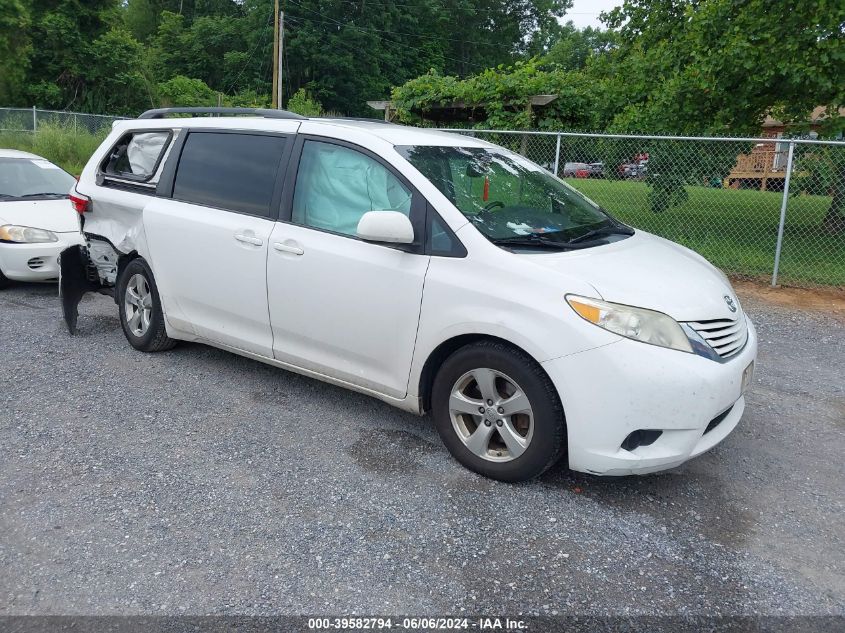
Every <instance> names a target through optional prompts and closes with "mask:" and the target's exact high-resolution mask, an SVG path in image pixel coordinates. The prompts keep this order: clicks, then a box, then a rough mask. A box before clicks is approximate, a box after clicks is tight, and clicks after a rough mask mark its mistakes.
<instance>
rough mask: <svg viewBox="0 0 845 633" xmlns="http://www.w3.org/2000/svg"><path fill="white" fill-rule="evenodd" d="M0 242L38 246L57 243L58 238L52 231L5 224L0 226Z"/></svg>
mask: <svg viewBox="0 0 845 633" xmlns="http://www.w3.org/2000/svg"><path fill="white" fill-rule="evenodd" d="M0 241H3V242H16V243H18V244H40V243H43V242H58V241H59V238H58V237H56V234H55V233H53V232H52V231H45V230H44V229H34V228H32V227H31V226H15V225H14V224H6V225H5V226H0Z"/></svg>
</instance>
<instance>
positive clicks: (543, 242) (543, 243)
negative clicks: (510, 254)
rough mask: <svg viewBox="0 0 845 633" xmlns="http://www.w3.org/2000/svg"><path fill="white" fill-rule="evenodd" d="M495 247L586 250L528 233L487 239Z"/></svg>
mask: <svg viewBox="0 0 845 633" xmlns="http://www.w3.org/2000/svg"><path fill="white" fill-rule="evenodd" d="M489 239H490V241H491V242H493V243H494V244H495V245H496V246H527V247H529V248H553V249H555V250H560V251H569V250H575V249H578V248H587V245H581V244H572V243H571V242H559V241H557V240H551V239H549V238H548V237H544V236H543V235H541V234H540V233H529V234H528V235H514V236H512V237H491V238H489Z"/></svg>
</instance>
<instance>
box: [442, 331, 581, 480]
mask: <svg viewBox="0 0 845 633" xmlns="http://www.w3.org/2000/svg"><path fill="white" fill-rule="evenodd" d="M481 368H488V369H492V370H494V371H496V372H501V373H502V374H505V375H507V376H508V377H510V378H512V379H513V380H514V381H515V382H516V383H517V384H518V385H519V387H520V388H521V389H522V391H523V392H525V395H526V396H528V399H529V401H530V404H531V409H532V412H533V425H534V428H533V435H532V437H531V440H530V442H529V443H528V446H527V447H526V448H525V452H524V453H522V454H521V455H519V456H518V457H516V458H514V459H511V460H510V461H506V462H496V461H489V460H488V459H485V458H483V457H480V456H478V455H476V454H475V453H473V452H472V451H471V450H470V449H469V448H467V446H466V445H465V444H464V442H463V441H462V440H461V438H460V437H459V435H458V432H457V431H456V430H455V428H454V426H453V424H452V417H451V415H450V412H449V398H450V396H451V394H452V389H453V387H454V386H455V385H456V383H457V382H458V381H459V380H460V379H461V377H462V376H464V375H465V374H466V373H467V372H470V371H473V370H475V369H481ZM431 404H432V418H433V420H434V424H435V426H436V427H437V432H438V433H439V434H440V437H441V438H442V439H443V443H444V444H445V445H446V448H448V449H449V452H450V453H451V454H452V456H453V457H454V458H455V459H457V460H458V461H459V462H460V463H461V464H463V465H464V466H466V467H467V468H469V469H470V470H473V471H475V472H477V473H479V474H481V475H485V476H486V477H490V478H492V479H498V480H500V481H507V482H519V481H526V480H529V479H533V478H534V477H538V476H539V475H541V474H542V473H544V472H545V471H546V470H548V469H549V468H550V467H551V466H552V465H554V464H555V463H556V462H558V461H559V460H560V458H561V456H562V455H563V454H564V452H565V449H566V421H565V418H564V414H563V406H562V405H561V402H560V398H559V397H558V393H557V390H556V389H555V387H554V385H553V384H552V381H551V380H550V379H549V377H548V375H547V374H546V372H545V371H543V369H542V367H540V365H539V364H538V363H537V362H536V361H535V360H534V359H533V358H531V357H530V356H528V355H527V354H525V353H524V352H522V351H521V350H519V349H517V348H515V347H512V346H510V345H507V344H505V343H503V342H498V341H492V340H491V341H481V342H478V343H473V344H471V345H467V346H466V347H462V348H461V349H459V350H457V351H456V352H454V353H453V354H452V355H451V356H449V358H447V359H446V361H445V362H444V363H443V365H442V366H441V367H440V370H439V371H438V372H437V376H436V377H435V379H434V385H433V388H432V397H431Z"/></svg>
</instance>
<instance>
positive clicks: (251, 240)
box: [235, 233, 264, 246]
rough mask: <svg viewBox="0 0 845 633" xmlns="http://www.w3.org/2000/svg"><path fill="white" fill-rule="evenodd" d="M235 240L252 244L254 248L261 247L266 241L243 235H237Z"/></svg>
mask: <svg viewBox="0 0 845 633" xmlns="http://www.w3.org/2000/svg"><path fill="white" fill-rule="evenodd" d="M235 239H236V240H238V241H239V242H243V243H244V244H252V245H253V246H261V245H262V244H263V243H264V240H262V239H261V238H260V237H254V236H252V235H244V234H243V233H235Z"/></svg>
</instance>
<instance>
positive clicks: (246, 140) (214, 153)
mask: <svg viewBox="0 0 845 633" xmlns="http://www.w3.org/2000/svg"><path fill="white" fill-rule="evenodd" d="M284 148H285V138H284V137H281V136H263V135H257V134H228V133H227V134H221V133H215V132H191V133H190V134H189V135H188V138H187V139H186V140H185V146H184V148H183V149H182V155H181V157H180V158H179V166H178V168H177V169H176V179H175V181H174V185H173V198H175V199H177V200H182V201H184V202H192V203H194V204H201V205H204V206H209V207H217V208H219V209H226V210H227V211H237V212H239V213H248V214H250V215H258V216H264V217H269V216H270V215H271V213H270V202H271V200H272V198H273V189H274V187H275V185H276V173H277V170H278V167H279V161H280V160H281V158H282V152H283V151H284Z"/></svg>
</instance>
